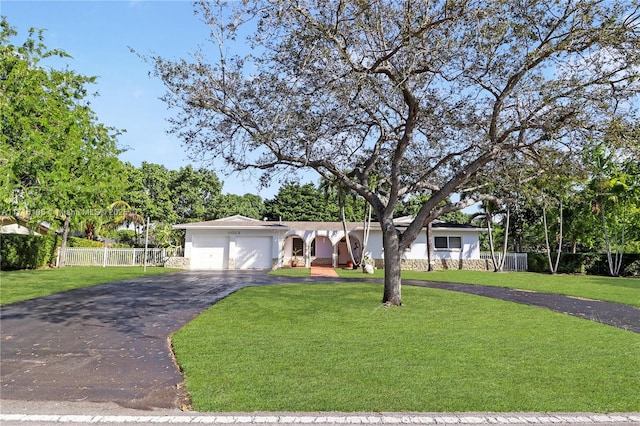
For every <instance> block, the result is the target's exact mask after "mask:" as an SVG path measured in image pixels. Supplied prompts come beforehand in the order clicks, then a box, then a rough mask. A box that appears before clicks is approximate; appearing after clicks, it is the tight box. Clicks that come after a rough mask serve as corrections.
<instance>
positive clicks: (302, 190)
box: [265, 183, 340, 222]
mask: <svg viewBox="0 0 640 426" xmlns="http://www.w3.org/2000/svg"><path fill="white" fill-rule="evenodd" d="M265 210H266V217H267V218H268V219H269V220H295V221H297V220H300V221H311V222H324V221H336V220H339V217H340V216H339V210H338V205H337V203H336V202H335V201H334V202H331V201H329V200H328V199H327V198H326V197H324V196H323V194H322V192H321V191H320V190H319V189H318V188H316V186H315V185H314V184H312V183H307V184H304V185H300V184H297V183H286V184H284V185H283V186H281V187H280V190H279V191H278V193H277V194H276V195H275V196H274V197H273V199H272V200H266V201H265Z"/></svg>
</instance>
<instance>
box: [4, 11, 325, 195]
mask: <svg viewBox="0 0 640 426" xmlns="http://www.w3.org/2000/svg"><path fill="white" fill-rule="evenodd" d="M0 14H1V15H3V16H6V17H7V20H8V22H9V24H10V25H11V26H12V27H14V28H16V30H17V31H18V38H17V41H21V40H24V39H25V38H26V36H27V34H28V33H27V31H28V29H29V28H30V27H35V28H42V29H45V30H46V32H45V44H46V45H47V46H48V47H49V48H60V49H63V50H65V51H66V52H67V53H68V54H70V55H71V56H72V57H73V58H71V59H67V60H65V61H64V62H65V63H66V64H67V65H68V67H69V69H72V70H74V71H75V72H77V73H79V74H82V75H87V76H97V77H98V82H97V84H96V85H94V87H93V88H92V89H95V90H94V91H97V92H99V96H98V97H96V98H93V99H92V103H91V105H92V109H93V110H94V111H95V112H96V114H97V116H98V119H99V121H100V122H102V123H104V124H105V125H107V126H111V127H115V128H118V129H125V130H126V133H124V134H123V135H121V136H120V137H119V138H118V140H119V144H120V146H121V147H127V148H128V151H126V152H125V153H123V154H122V155H121V159H122V160H123V161H128V162H131V163H132V164H134V165H136V166H139V165H140V163H142V161H147V162H151V163H157V164H163V165H165V166H166V167H167V168H169V169H178V168H180V167H183V166H186V165H187V164H193V165H194V166H196V167H199V166H200V164H198V163H197V162H196V161H194V160H192V159H189V158H188V155H187V153H186V150H185V148H184V146H182V144H181V142H180V140H178V139H177V138H175V137H173V136H171V135H167V134H166V129H167V128H168V123H167V122H166V118H167V117H169V116H170V114H172V112H171V111H168V110H167V107H166V105H165V104H164V102H162V101H161V100H160V99H158V98H159V97H160V96H162V95H163V94H164V92H165V90H164V86H163V84H162V83H161V82H160V81H159V80H158V79H157V78H155V77H153V76H150V75H149V72H150V71H151V67H150V66H149V65H148V64H146V63H145V62H144V61H142V60H141V59H140V58H139V57H138V56H136V55H135V54H133V53H131V51H130V49H129V48H130V47H131V48H133V49H135V50H136V51H137V52H139V53H141V54H158V55H160V56H162V57H165V58H172V59H174V58H176V59H177V58H182V57H187V56H188V54H189V53H191V52H194V51H195V50H196V49H197V48H198V47H199V46H204V47H206V46H207V42H206V38H207V27H206V25H205V24H204V23H202V22H201V21H200V20H199V18H198V17H197V16H195V15H194V13H193V5H192V3H191V2H190V1H176V0H173V1H159V0H155V1H137V0H136V1H117V0H110V1H30V0H0ZM49 64H50V65H52V66H55V67H56V68H59V67H60V65H61V64H59V63H49ZM173 113H175V112H173ZM216 173H217V174H218V177H219V178H220V179H221V180H222V181H224V187H223V192H224V193H234V194H239V195H243V194H245V193H253V194H257V195H260V196H262V197H263V198H273V195H274V194H275V193H276V192H277V190H278V188H279V187H280V184H279V183H277V182H276V183H275V184H274V185H272V187H271V188H266V189H262V190H260V189H259V188H258V187H257V184H256V183H254V182H252V181H251V180H250V178H249V177H245V178H238V177H237V176H225V175H224V174H223V173H222V172H220V171H218V170H216ZM313 181H314V182H315V181H317V179H314V180H313ZM255 182H257V179H256V180H255Z"/></svg>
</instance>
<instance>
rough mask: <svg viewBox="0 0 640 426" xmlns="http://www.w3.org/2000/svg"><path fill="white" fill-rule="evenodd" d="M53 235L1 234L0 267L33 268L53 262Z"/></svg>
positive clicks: (54, 243)
mask: <svg viewBox="0 0 640 426" xmlns="http://www.w3.org/2000/svg"><path fill="white" fill-rule="evenodd" d="M57 242H58V238H57V237H55V236H42V235H21V234H3V235H2V237H1V238H0V269H1V270H3V271H10V270H16V269H35V268H40V267H42V266H46V265H48V264H50V263H53V262H54V260H55V259H54V256H55V248H56V245H57Z"/></svg>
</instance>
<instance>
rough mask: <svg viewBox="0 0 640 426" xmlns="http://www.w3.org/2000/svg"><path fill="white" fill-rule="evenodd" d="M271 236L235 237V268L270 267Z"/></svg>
mask: <svg viewBox="0 0 640 426" xmlns="http://www.w3.org/2000/svg"><path fill="white" fill-rule="evenodd" d="M272 250H273V237H240V236H238V237H237V238H236V257H235V258H236V269H271V267H272V266H273V265H272V262H273V260H272Z"/></svg>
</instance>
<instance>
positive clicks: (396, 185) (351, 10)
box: [148, 0, 640, 305]
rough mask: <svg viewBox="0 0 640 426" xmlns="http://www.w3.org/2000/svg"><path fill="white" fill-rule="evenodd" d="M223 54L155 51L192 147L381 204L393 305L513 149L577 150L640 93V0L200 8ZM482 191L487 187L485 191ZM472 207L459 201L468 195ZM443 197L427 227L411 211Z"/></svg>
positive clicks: (274, 1)
mask: <svg viewBox="0 0 640 426" xmlns="http://www.w3.org/2000/svg"><path fill="white" fill-rule="evenodd" d="M197 12H198V13H199V15H200V16H201V18H202V19H203V21H205V23H206V24H207V25H208V26H209V27H210V28H211V34H210V36H211V40H212V41H213V46H212V47H213V48H212V49H210V50H209V51H205V50H201V51H200V52H196V53H195V54H194V55H193V56H192V58H193V59H189V60H177V61H174V60H169V59H163V58H161V57H151V58H148V60H149V61H150V62H152V63H153V64H154V66H155V72H156V74H157V75H158V76H159V77H160V78H161V79H162V80H163V81H164V83H165V84H166V86H167V88H168V93H167V95H166V97H165V100H166V101H167V102H168V104H169V106H171V107H176V108H178V110H179V111H180V112H179V114H177V116H176V117H175V119H174V120H173V131H175V132H176V133H177V134H179V135H180V136H181V137H182V138H183V139H184V141H185V143H186V145H187V146H188V147H190V148H191V149H192V153H194V154H196V155H199V156H203V155H204V156H205V157H210V158H211V157H216V158H222V159H224V160H226V162H227V163H228V164H229V165H230V166H231V167H232V168H233V169H234V170H252V169H253V170H255V169H259V170H262V171H263V172H264V176H263V177H264V178H265V179H268V178H269V177H270V176H272V175H273V173H280V172H282V171H283V170H284V169H296V168H302V169H305V168H306V169H313V170H315V171H316V172H318V173H319V174H320V175H321V176H322V177H324V178H326V179H329V180H334V181H335V180H337V181H340V182H341V184H343V185H345V186H347V187H348V188H350V189H351V190H353V191H354V192H356V193H358V194H360V195H361V196H362V197H364V199H365V200H366V201H367V202H368V203H369V204H371V206H372V207H373V210H374V212H375V216H376V218H377V220H378V221H379V223H380V226H381V229H382V233H383V244H384V253H385V256H384V259H385V285H384V295H383V302H384V303H386V304H390V305H400V304H401V303H402V298H401V279H400V270H401V257H402V253H403V252H404V250H405V249H406V248H408V247H409V245H410V244H411V243H412V241H414V240H415V238H416V237H417V236H418V235H419V233H420V232H421V229H422V228H423V226H425V225H426V224H428V223H430V222H431V221H433V220H434V219H435V218H437V217H438V216H440V215H441V214H443V213H446V212H450V211H455V210H460V209H462V208H464V207H466V206H468V205H470V204H472V203H474V202H476V201H478V200H480V199H482V198H483V194H482V191H481V188H482V185H478V183H477V182H473V185H472V186H473V187H468V185H467V184H468V183H469V182H470V179H471V178H472V177H474V175H475V174H476V173H477V172H478V171H480V170H482V169H483V168H484V167H486V166H487V165H489V164H490V163H491V162H493V161H494V160H496V159H498V158H504V157H510V156H512V153H521V154H522V155H527V156H536V155H538V152H540V151H539V148H541V147H545V151H546V152H551V151H554V150H562V151H568V152H574V151H575V152H577V151H579V150H580V147H581V145H582V143H583V142H584V141H585V140H586V139H587V138H589V137H591V136H592V135H591V134H592V133H594V132H598V130H599V128H600V127H601V126H600V124H601V122H602V121H604V120H605V117H609V116H611V115H614V114H622V113H629V112H628V111H627V112H625V111H623V109H625V108H627V107H628V106H629V105H631V104H632V103H630V102H626V101H628V98H629V97H631V96H633V95H635V93H636V90H637V85H638V81H637V65H638V61H639V55H638V52H639V50H640V40H639V37H638V36H639V35H640V34H639V28H640V26H639V16H640V12H639V11H638V1H637V0H632V1H629V0H620V1H616V0H608V1H597V0H575V1H548V0H531V1H526V2H524V1H513V0H434V1H412V0H405V1H385V0H368V1H358V0H352V1H350V0H345V1H331V2H326V1H324V0H323V1H320V0H302V1H300V0H297V1H293V0H264V1H257V2H249V1H247V2H228V3H220V2H209V1H206V2H200V3H198V4H197ZM474 188H475V189H474ZM455 192H458V193H461V194H463V196H462V198H461V199H460V201H455V202H454V201H447V200H449V199H450V197H449V196H450V195H451V194H452V193H455ZM412 193H422V194H425V195H428V197H427V198H426V201H425V202H424V204H423V205H422V207H421V208H420V209H419V210H418V212H417V214H416V216H415V220H414V221H413V223H412V224H411V225H410V226H409V227H408V228H407V229H406V230H405V231H404V232H400V231H399V230H398V229H397V228H396V227H395V225H394V223H393V214H394V211H395V210H396V207H397V205H398V203H399V202H400V201H401V200H403V199H404V198H405V197H406V196H408V195H410V194H412Z"/></svg>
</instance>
